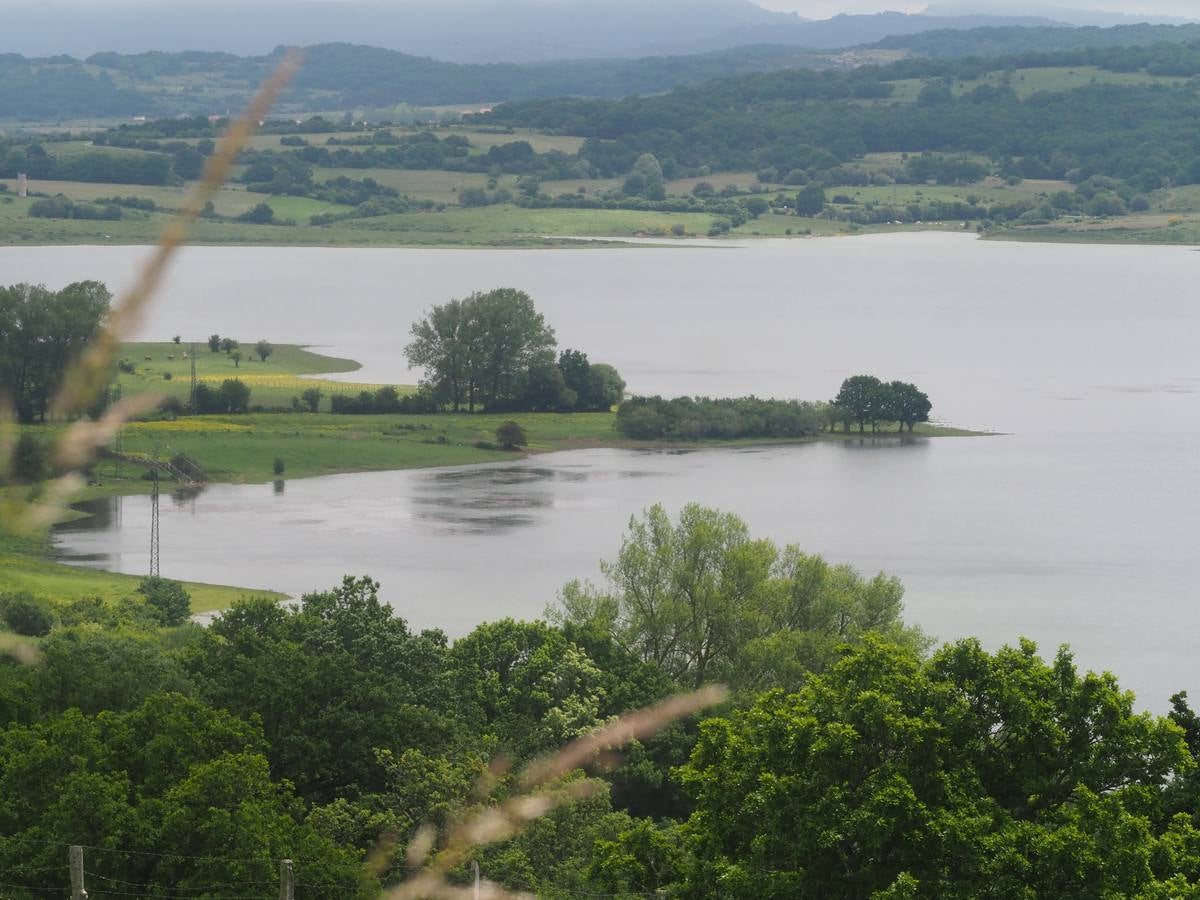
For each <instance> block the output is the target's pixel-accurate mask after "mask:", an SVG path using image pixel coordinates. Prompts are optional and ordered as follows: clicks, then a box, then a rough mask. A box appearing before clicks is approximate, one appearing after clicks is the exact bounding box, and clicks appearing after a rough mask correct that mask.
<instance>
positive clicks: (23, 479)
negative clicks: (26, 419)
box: [12, 432, 49, 484]
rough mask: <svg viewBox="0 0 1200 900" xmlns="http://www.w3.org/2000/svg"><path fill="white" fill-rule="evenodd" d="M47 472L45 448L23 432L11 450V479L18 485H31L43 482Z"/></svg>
mask: <svg viewBox="0 0 1200 900" xmlns="http://www.w3.org/2000/svg"><path fill="white" fill-rule="evenodd" d="M48 471H49V463H48V462H47V459H46V448H45V446H44V445H43V444H42V442H41V441H39V440H38V439H37V438H36V437H34V436H33V435H32V434H30V433H29V432H25V433H24V434H22V435H21V436H20V437H19V438H18V439H17V446H16V447H15V448H14V449H13V457H12V473H13V477H14V478H15V480H16V481H17V482H18V483H19V484H33V483H34V482H36V481H41V480H43V479H44V478H45V477H46V475H47V474H48Z"/></svg>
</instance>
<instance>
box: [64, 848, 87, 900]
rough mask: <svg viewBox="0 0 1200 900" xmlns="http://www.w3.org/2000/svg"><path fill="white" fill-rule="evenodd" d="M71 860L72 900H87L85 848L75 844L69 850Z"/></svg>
mask: <svg viewBox="0 0 1200 900" xmlns="http://www.w3.org/2000/svg"><path fill="white" fill-rule="evenodd" d="M68 855H69V858H70V860H71V900H87V891H85V890H84V889H83V848H82V847H80V846H79V845H78V844H73V845H72V846H71V849H70V851H69V854H68Z"/></svg>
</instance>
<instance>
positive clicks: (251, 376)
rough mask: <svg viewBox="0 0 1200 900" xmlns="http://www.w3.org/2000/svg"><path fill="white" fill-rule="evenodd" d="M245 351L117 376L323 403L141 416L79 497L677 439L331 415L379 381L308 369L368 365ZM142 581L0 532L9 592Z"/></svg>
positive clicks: (157, 361)
mask: <svg viewBox="0 0 1200 900" xmlns="http://www.w3.org/2000/svg"><path fill="white" fill-rule="evenodd" d="M242 351H243V353H244V354H245V357H244V358H243V359H241V360H240V362H236V363H235V361H234V359H233V357H232V356H231V355H229V354H226V353H223V352H216V353H213V352H211V351H210V350H209V348H208V345H207V344H195V345H192V344H191V343H184V342H181V343H179V344H175V343H172V342H156V343H135V344H127V345H125V346H124V347H122V351H121V353H120V354H119V356H118V358H119V359H121V360H123V361H125V362H126V363H127V364H128V366H127V368H130V367H131V368H132V371H124V372H121V373H120V374H119V375H118V378H117V384H118V385H119V386H120V387H121V389H122V391H123V393H124V394H125V395H126V396H129V395H131V394H134V393H142V392H146V391H155V392H159V393H162V394H164V395H166V396H174V397H178V398H180V399H183V398H185V397H186V396H187V392H188V390H189V386H190V372H191V365H192V361H193V359H194V361H195V363H196V374H197V378H198V379H201V380H203V381H206V382H209V383H219V382H220V381H222V380H224V379H225V378H240V379H242V380H243V381H244V382H246V384H248V385H249V386H250V388H251V403H252V404H255V405H262V406H265V407H286V406H289V405H290V404H291V399H292V398H293V397H296V396H298V395H299V394H300V393H301V392H302V391H304V390H305V389H307V388H310V387H313V386H317V387H320V388H321V389H322V393H323V395H324V396H323V398H322V401H321V411H319V412H317V413H301V412H251V413H246V414H241V415H209V416H186V417H178V418H174V419H169V418H164V419H159V420H153V421H142V422H133V423H131V424H130V425H128V426H127V427H126V428H125V429H124V431H123V433H122V436H121V441H120V452H121V456H122V459H121V460H120V461H118V460H116V459H113V458H105V459H101V460H100V461H99V462H98V463H97V464H96V465H95V467H94V468H93V469H92V471H91V473H90V475H89V482H88V486H87V487H86V488H85V489H84V490H83V492H82V493H81V495H80V498H79V499H95V498H98V497H104V496H111V495H116V494H138V493H147V492H149V490H150V487H151V482H150V481H149V480H148V479H147V477H146V475H147V473H148V472H149V471H150V465H149V464H150V461H152V460H168V459H171V458H172V457H174V456H176V455H177V454H184V455H186V456H188V457H190V458H192V459H194V460H195V461H196V462H198V463H199V464H200V466H201V467H202V468H203V469H204V472H205V473H206V476H207V478H208V479H209V480H210V481H214V482H227V483H244V484H248V483H261V482H268V481H275V480H279V479H284V478H304V477H311V476H316V475H332V474H337V473H346V472H369V471H386V470H397V469H413V468H426V467H432V466H456V465H468V464H476V463H489V462H501V461H504V460H511V459H516V458H520V457H522V456H524V455H526V454H529V453H548V452H553V451H557V450H572V449H581V448H588V447H641V448H664V447H668V446H678V445H668V444H663V443H646V442H638V441H631V440H628V439H626V438H623V437H622V436H621V435H619V434H618V433H617V432H616V430H615V429H614V427H613V426H614V421H615V418H616V416H615V414H614V413H611V412H601V413H514V414H482V413H476V414H469V413H440V414H433V415H363V416H357V415H333V414H332V413H330V412H328V411H327V410H328V403H329V396H330V395H331V394H332V393H335V392H346V393H353V394H357V393H359V392H360V391H362V390H365V389H371V388H374V387H376V385H367V384H361V383H353V382H341V381H330V380H324V379H320V378H312V377H304V376H312V375H320V374H331V373H335V372H349V371H353V370H355V369H357V368H358V364H357V363H356V362H354V361H352V360H346V359H336V358H333V357H327V356H322V355H320V354H317V353H314V352H313V351H312V350H310V349H307V348H304V347H298V346H294V345H278V346H276V347H275V348H274V352H273V353H272V354H271V355H270V356H269V357H268V358H267V360H266V361H262V360H259V359H257V358H254V359H251V358H249V356H250V354H251V353H252V351H253V347H252V346H249V345H247V346H244V347H243V348H242ZM165 375H170V376H171V377H170V378H165V377H164V376H165ZM399 389H400V390H401V391H404V390H412V388H405V387H400V388H399ZM508 420H515V421H516V422H518V423H519V424H520V425H521V427H522V428H523V429H524V430H525V432H526V433H527V434H528V436H529V446H528V447H527V448H526V449H525V450H523V451H519V452H506V451H502V450H497V449H494V448H493V447H492V446H490V445H491V444H492V442H494V440H495V432H496V428H497V427H498V426H499V425H500V424H501V423H502V422H505V421H508ZM55 427H56V426H52V425H48V426H29V429H30V430H32V431H34V432H35V433H40V434H43V435H47V436H48V433H49V432H50V431H52V430H53V429H54V428H55ZM916 433H917V434H918V435H924V436H956V435H968V434H971V433H972V432H967V431H962V430H959V429H951V428H945V427H941V426H936V425H923V426H918V428H917V432H916ZM893 434H894V432H893ZM859 437H861V435H859V434H857V433H855V432H851V433H843V432H838V433H836V434H833V435H823V436H822V438H818V439H826V440H829V439H833V440H846V439H857V438H859ZM764 443H772V442H771V441H764V440H741V441H725V442H717V441H712V442H698V443H689V444H686V445H683V446H686V447H689V448H700V447H717V446H746V445H750V444H764ZM790 443H794V442H790ZM277 460H278V461H281V462H282V464H283V473H282V474H278V473H277V472H276V461H277ZM8 490H10V491H11V490H13V489H8ZM139 580H140V579H138V578H136V577H133V576H128V575H118V574H114V573H108V572H100V571H96V570H94V569H82V568H76V567H72V566H67V565H63V564H62V563H59V562H56V561H55V560H54V559H53V552H52V547H51V545H50V542H49V540H47V539H40V538H33V537H29V538H19V537H13V536H4V535H3V534H2V533H0V591H10V590H27V591H31V592H33V593H35V594H44V595H49V596H54V597H57V598H60V599H67V600H70V599H75V598H78V597H84V596H98V597H102V598H104V599H106V600H118V599H120V598H123V597H128V596H130V595H132V594H133V592H134V591H135V590H136V588H137V585H138V582H139ZM187 589H188V592H189V593H190V594H191V595H192V608H193V611H194V612H206V611H210V610H214V609H222V608H225V607H227V606H229V605H230V604H231V603H232V602H233V601H235V600H236V599H238V598H239V597H241V596H244V595H246V594H249V593H254V594H262V593H263V592H262V591H253V592H251V591H248V590H246V589H242V588H237V587H228V586H221V585H207V584H189V585H187Z"/></svg>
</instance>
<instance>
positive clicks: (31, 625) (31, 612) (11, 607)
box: [0, 592, 54, 637]
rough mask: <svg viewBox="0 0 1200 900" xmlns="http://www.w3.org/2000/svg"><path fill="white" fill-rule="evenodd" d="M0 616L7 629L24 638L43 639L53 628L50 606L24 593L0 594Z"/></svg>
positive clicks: (52, 615)
mask: <svg viewBox="0 0 1200 900" xmlns="http://www.w3.org/2000/svg"><path fill="white" fill-rule="evenodd" d="M0 615H2V616H3V618H4V623H5V624H6V625H7V626H8V627H9V628H11V629H12V630H13V631H15V632H16V633H17V634H21V635H24V636H25V637H45V636H46V635H48V634H49V633H50V629H51V628H53V627H54V613H53V612H52V611H51V609H50V605H49V604H48V603H46V601H45V600H40V599H38V598H37V597H34V596H33V595H32V594H29V593H26V592H21V593H14V594H0Z"/></svg>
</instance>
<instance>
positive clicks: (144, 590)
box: [137, 575, 192, 627]
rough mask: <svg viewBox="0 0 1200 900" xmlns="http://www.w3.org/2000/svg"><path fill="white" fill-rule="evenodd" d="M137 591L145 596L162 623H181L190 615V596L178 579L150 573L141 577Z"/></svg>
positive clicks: (169, 625)
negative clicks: (148, 575) (150, 574)
mask: <svg viewBox="0 0 1200 900" xmlns="http://www.w3.org/2000/svg"><path fill="white" fill-rule="evenodd" d="M137 592H138V593H139V594H141V595H142V596H143V597H145V598H146V603H147V604H148V605H149V606H151V607H152V608H153V609H154V611H155V615H156V617H157V619H158V621H159V623H160V624H162V625H166V626H168V627H174V626H176V625H182V624H183V623H184V622H186V621H187V619H188V616H189V615H191V612H192V598H191V597H190V596H189V595H188V592H187V591H185V590H184V589H183V585H182V584H180V583H179V582H178V581H172V580H171V579H169V578H159V577H158V576H156V575H152V576H150V577H149V578H143V579H142V583H141V584H140V585H138V589H137Z"/></svg>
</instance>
